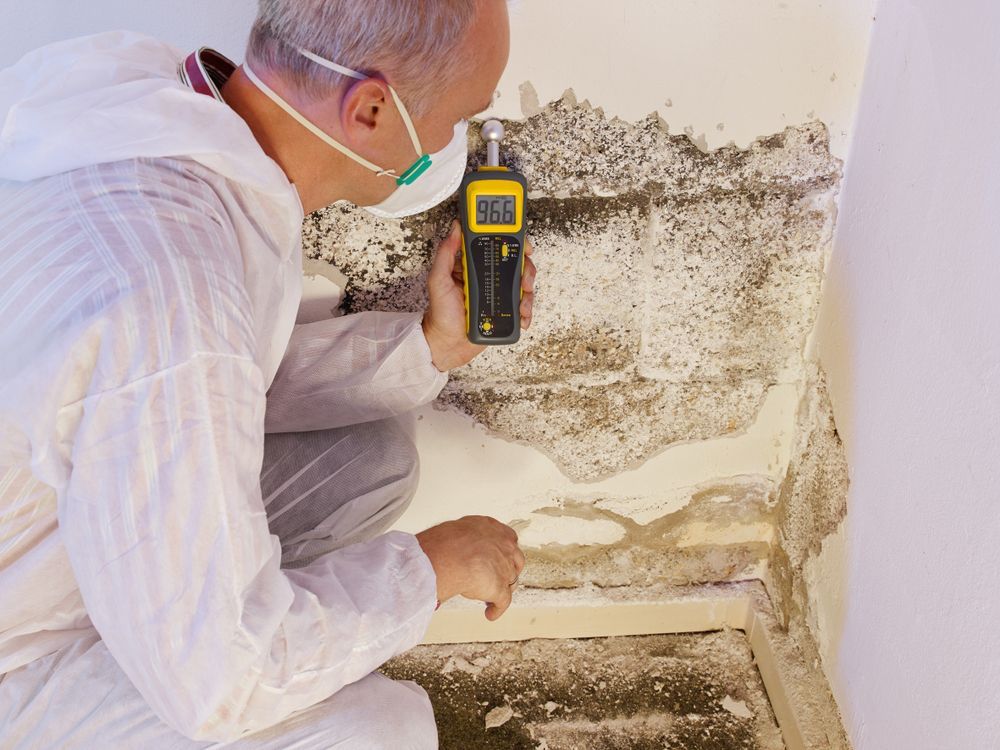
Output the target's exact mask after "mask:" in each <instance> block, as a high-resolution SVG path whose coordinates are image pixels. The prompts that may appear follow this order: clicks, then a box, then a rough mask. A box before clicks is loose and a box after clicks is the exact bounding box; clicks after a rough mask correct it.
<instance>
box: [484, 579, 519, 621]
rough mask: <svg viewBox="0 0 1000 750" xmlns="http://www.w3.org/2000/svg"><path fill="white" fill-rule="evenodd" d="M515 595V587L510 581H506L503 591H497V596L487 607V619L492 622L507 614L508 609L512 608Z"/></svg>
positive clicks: (502, 587)
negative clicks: (512, 599) (511, 602)
mask: <svg viewBox="0 0 1000 750" xmlns="http://www.w3.org/2000/svg"><path fill="white" fill-rule="evenodd" d="M511 580H513V579H511ZM513 595H514V587H513V586H511V585H510V581H504V582H503V585H502V586H501V589H500V590H498V591H497V595H496V596H495V597H494V598H493V601H491V602H489V603H488V604H487V605H486V619H487V620H490V621H491V622H492V621H493V620H496V619H498V618H499V617H500V616H501V615H502V614H503V613H504V612H506V611H507V608H508V607H509V606H510V601H511V598H512V597H513Z"/></svg>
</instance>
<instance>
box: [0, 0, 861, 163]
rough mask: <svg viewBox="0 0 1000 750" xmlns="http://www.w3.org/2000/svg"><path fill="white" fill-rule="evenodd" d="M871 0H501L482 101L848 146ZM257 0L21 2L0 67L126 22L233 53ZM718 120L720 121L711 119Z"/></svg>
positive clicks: (1, 43)
mask: <svg viewBox="0 0 1000 750" xmlns="http://www.w3.org/2000/svg"><path fill="white" fill-rule="evenodd" d="M9 2H13V0H9ZM873 5H874V0H836V2H830V1H829V0H752V1H748V2H737V1H736V0H669V2H665V1H664V0H620V1H619V2H607V0H514V2H513V5H512V11H511V21H512V51H511V61H510V65H509V67H508V69H507V73H506V74H505V75H504V77H503V80H502V81H501V85H500V92H501V96H500V98H499V100H498V102H497V107H496V109H495V112H496V114H498V115H500V116H503V117H519V116H520V115H521V113H522V110H521V95H520V92H519V87H520V85H521V84H522V83H523V82H525V81H531V82H532V83H533V85H534V86H535V88H536V89H537V91H538V94H539V98H540V99H541V103H542V104H544V103H546V102H547V101H550V100H552V99H556V98H558V97H559V96H560V95H561V94H562V93H563V91H564V90H565V89H567V88H571V87H572V88H574V89H575V91H576V93H577V94H578V96H579V97H580V98H581V99H584V98H589V99H590V101H591V102H592V103H593V104H594V106H602V107H604V108H605V109H606V111H608V113H609V114H613V115H617V116H619V117H623V118H626V119H630V120H635V119H638V118H640V117H643V116H644V115H646V114H648V113H650V112H653V111H659V112H660V114H661V115H662V116H663V118H664V119H665V120H666V121H667V123H669V125H670V128H671V131H672V132H674V133H681V132H684V131H685V129H689V130H690V132H691V133H692V134H693V135H695V136H701V135H704V137H705V140H706V142H707V143H708V145H709V146H712V147H715V146H720V145H724V144H726V143H728V142H729V141H730V140H733V141H735V142H736V143H737V145H740V146H745V145H747V144H748V143H749V142H750V141H752V140H753V139H754V138H756V137H758V136H761V135H768V134H770V133H774V132H777V131H779V130H782V129H783V128H784V127H785V126H787V125H791V124H795V123H800V122H804V121H806V120H809V119H813V118H818V119H821V120H823V121H824V122H826V123H827V125H828V126H829V127H830V131H831V140H832V150H833V152H834V154H835V155H837V156H843V155H844V154H845V153H846V150H847V142H848V139H849V136H850V127H851V122H852V120H853V116H854V107H855V105H856V103H857V94H858V87H859V84H860V80H861V72H862V70H863V67H864V58H865V49H866V46H867V42H868V31H869V28H870V25H871V16H872V7H873ZM256 7H257V3H256V0H214V1H213V2H199V0H174V1H173V2H161V1H160V0H91V2H68V1H67V0H34V1H33V2H31V3H29V4H26V5H24V6H22V9H21V11H20V12H19V13H17V14H15V15H9V16H7V17H6V18H5V19H4V23H3V24H2V26H0V67H3V66H6V65H9V64H10V63H12V62H14V61H15V60H16V59H17V58H18V57H20V56H21V55H22V54H23V53H25V52H27V51H28V50H29V49H32V48H34V47H37V46H39V45H42V44H45V43H48V42H52V41H55V40H58V39H65V38H68V37H72V36H77V35H81V34H91V33H95V32H98V31H106V30H109V29H120V28H127V29H133V30H136V31H142V32H145V33H148V34H152V35H153V36H156V37H158V38H160V39H162V40H164V41H167V42H170V43H171V44H174V45H176V46H178V47H180V48H182V49H194V48H196V47H199V46H201V45H208V46H214V47H216V48H218V49H219V51H221V52H222V53H224V54H226V55H228V56H229V57H232V58H233V59H235V60H242V56H243V50H244V47H245V43H246V38H247V33H248V31H249V29H250V24H251V22H252V21H253V16H254V13H255V11H256ZM720 125H721V126H722V128H721V129H719V126H720Z"/></svg>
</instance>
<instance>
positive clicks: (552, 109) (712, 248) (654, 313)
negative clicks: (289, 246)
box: [305, 96, 839, 481]
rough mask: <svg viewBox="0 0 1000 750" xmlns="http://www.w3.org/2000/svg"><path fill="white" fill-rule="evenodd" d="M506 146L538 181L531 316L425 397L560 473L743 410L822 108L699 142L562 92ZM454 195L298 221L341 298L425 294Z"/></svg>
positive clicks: (771, 340)
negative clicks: (729, 141)
mask: <svg viewBox="0 0 1000 750" xmlns="http://www.w3.org/2000/svg"><path fill="white" fill-rule="evenodd" d="M472 137H473V139H475V135H474V134H473V135H472ZM479 151H480V150H479V149H477V150H476V153H478V152H479ZM504 154H505V156H506V157H507V158H508V159H509V160H513V161H512V162H510V163H513V164H515V165H516V166H518V167H519V168H520V169H521V170H522V171H524V172H525V174H526V176H527V178H528V181H529V184H530V185H532V188H533V193H532V194H533V195H534V196H535V197H534V198H533V199H532V200H531V201H530V205H529V213H530V217H531V219H530V226H529V235H530V236H531V237H532V238H533V242H534V244H535V246H536V256H535V257H536V260H537V263H538V265H539V268H540V274H539V281H538V286H537V291H536V313H535V321H534V324H533V326H532V328H531V330H529V331H528V332H526V334H525V335H524V337H523V338H522V341H521V343H519V344H518V345H517V346H515V347H511V348H502V349H492V350H488V351H487V352H486V353H484V354H483V355H482V356H480V357H479V358H477V359H476V360H475V361H474V362H473V363H472V364H471V365H469V366H468V367H466V368H462V369H460V370H457V371H454V372H453V373H452V377H451V380H450V382H449V384H448V386H447V387H446V389H445V391H444V392H443V394H442V396H441V403H442V404H443V405H446V406H449V407H451V408H454V409H458V410H460V411H463V412H465V413H467V414H469V415H471V416H472V417H473V418H474V419H476V420H477V421H478V422H480V423H481V424H483V425H484V426H486V427H487V428H488V429H489V430H491V431H492V432H494V433H496V434H498V435H500V436H502V437H505V438H507V439H510V440H515V441H519V442H524V443H526V444H529V445H532V446H534V447H536V448H538V449H539V450H542V451H543V452H544V453H545V454H546V455H548V456H550V457H551V458H552V459H553V460H554V461H555V462H556V463H557V464H558V465H559V467H560V468H561V469H562V471H563V472H565V473H566V474H567V475H568V476H569V477H571V478H572V479H575V480H588V481H589V480H595V479H600V478H602V477H607V476H610V475H613V474H615V473H617V472H620V471H622V470H624V469H626V468H628V467H631V466H635V465H637V464H638V463H641V462H642V461H645V460H647V459H649V458H650V457H651V456H653V455H655V454H656V453H658V452H660V451H662V450H663V449H664V447H666V446H668V445H670V444H672V443H676V442H680V441H686V440H704V439H707V438H711V437H715V436H720V435H726V434H733V433H737V432H739V431H742V430H744V429H746V428H747V427H748V426H749V425H750V424H751V423H752V422H753V420H754V417H755V415H756V414H757V412H758V410H759V409H760V407H761V405H762V403H763V400H764V397H765V394H766V392H767V390H768V388H769V387H771V386H773V385H775V384H776V383H779V382H781V380H782V378H783V376H784V373H785V372H786V370H787V368H788V366H789V363H790V362H793V361H794V360H796V358H800V357H801V349H802V346H803V343H804V340H805V334H806V332H807V331H808V330H809V329H810V328H811V325H812V319H813V317H814V311H815V307H816V298H817V294H818V290H819V284H820V279H821V272H822V267H823V261H824V258H825V252H826V249H827V247H828V243H829V238H830V228H831V226H832V205H833V204H832V199H833V195H834V193H835V190H836V185H837V181H838V179H839V163H838V162H837V161H836V160H835V159H833V158H832V157H831V156H830V154H829V150H828V144H827V135H826V131H825V129H824V128H823V126H822V125H821V124H819V123H810V124H806V125H802V126H798V127H796V128H789V129H787V130H786V131H784V132H783V133H780V134H777V135H774V136H769V137H767V138H763V139H760V140H758V141H757V142H755V143H754V144H752V145H751V146H750V147H749V148H748V149H745V150H739V149H736V148H734V147H727V148H722V149H719V150H717V151H713V152H710V153H702V152H701V151H700V150H699V149H698V148H697V147H696V146H695V145H694V144H693V143H692V142H691V141H690V139H688V138H686V137H684V136H673V135H670V134H669V133H668V132H667V131H666V129H665V127H664V126H663V124H662V123H661V121H660V120H659V119H658V118H657V117H655V116H651V117H649V118H646V119H645V120H641V121H639V122H637V123H626V122H623V121H620V120H615V119H611V120H609V119H607V118H606V117H605V116H604V115H603V113H602V112H601V111H600V110H599V109H594V108H592V107H589V106H587V105H585V104H578V103H576V101H575V99H574V98H573V97H572V96H567V97H566V98H564V99H563V100H560V101H558V102H555V103H553V104H551V105H549V106H547V107H546V108H545V109H543V110H542V111H541V112H539V113H538V114H536V115H535V116H533V117H530V118H529V119H527V120H526V121H524V122H522V123H510V124H509V126H508V137H507V147H506V148H505V151H504ZM474 160H475V158H474V159H473V161H474ZM454 212H455V207H454V205H450V204H449V205H446V206H444V207H442V208H439V209H438V210H436V211H432V212H430V213H429V214H427V215H424V216H421V217H415V218H413V219H409V220H404V221H402V222H377V221H376V220H374V219H371V218H369V217H368V216H367V215H365V214H363V213H362V212H359V211H356V210H352V209H349V208H344V207H334V208H332V209H329V210H327V211H326V212H324V213H322V214H318V215H316V216H314V217H311V219H310V221H309V222H307V229H306V233H305V238H306V249H307V252H308V254H309V255H310V256H311V257H318V258H323V259H324V260H327V261H330V262H332V263H334V264H336V265H337V266H338V267H339V268H340V269H341V270H343V271H344V273H345V274H346V275H347V277H348V279H349V283H348V287H347V290H346V297H345V301H346V309H347V310H348V311H357V310H364V309H373V308H378V309H391V310H415V309H421V308H422V307H423V306H424V304H425V301H426V300H425V296H424V295H425V293H424V289H423V286H424V280H425V277H426V268H427V263H428V261H429V258H430V255H431V251H432V249H433V247H434V245H435V242H436V239H437V238H438V237H439V236H440V235H441V234H442V233H443V231H444V229H445V228H446V226H447V223H448V221H449V220H450V218H451V217H452V216H453V215H454Z"/></svg>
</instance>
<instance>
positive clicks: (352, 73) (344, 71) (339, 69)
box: [295, 47, 424, 156]
mask: <svg viewBox="0 0 1000 750" xmlns="http://www.w3.org/2000/svg"><path fill="white" fill-rule="evenodd" d="M295 49H296V50H297V51H298V53H299V54H300V55H302V56H303V57H306V58H308V59H310V60H312V61H313V62H314V63H316V64H317V65H322V66H323V67H324V68H327V69H329V70H332V71H333V72H334V73H340V74H341V75H345V76H348V77H350V78H356V79H357V80H359V81H365V80H367V79H369V78H371V76H366V75H365V74H364V73H359V72H358V71H356V70H351V69H350V68H345V67H344V66H343V65H338V64H337V63H335V62H332V61H330V60H327V59H326V58H325V57H320V56H319V55H317V54H315V53H313V52H310V51H309V50H307V49H303V48H302V47H296V48H295ZM385 85H386V86H388V87H389V93H390V94H391V95H392V100H393V102H395V103H396V109H398V110H399V116H400V117H401V118H402V120H403V124H404V125H405V126H406V132H407V133H409V134H410V142H411V143H413V150H414V151H416V152H417V156H423V154H424V150H423V148H421V146H420V139H419V138H418V137H417V129H416V128H415V127H413V120H411V119H410V113H409V112H407V111H406V106H405V105H404V104H403V100H402V99H400V98H399V94H397V93H396V89H394V88H393V87H392V85H391V84H390V83H389V82H388V81H386V82H385Z"/></svg>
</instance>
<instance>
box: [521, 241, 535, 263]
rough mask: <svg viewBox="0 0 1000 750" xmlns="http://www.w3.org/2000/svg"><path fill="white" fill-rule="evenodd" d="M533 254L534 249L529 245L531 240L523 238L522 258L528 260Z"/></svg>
mask: <svg viewBox="0 0 1000 750" xmlns="http://www.w3.org/2000/svg"><path fill="white" fill-rule="evenodd" d="M533 252H535V248H534V247H533V246H532V244H531V240H529V239H528V238H527V237H525V238H524V256H525V257H526V258H530V257H531V254H532V253H533Z"/></svg>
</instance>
